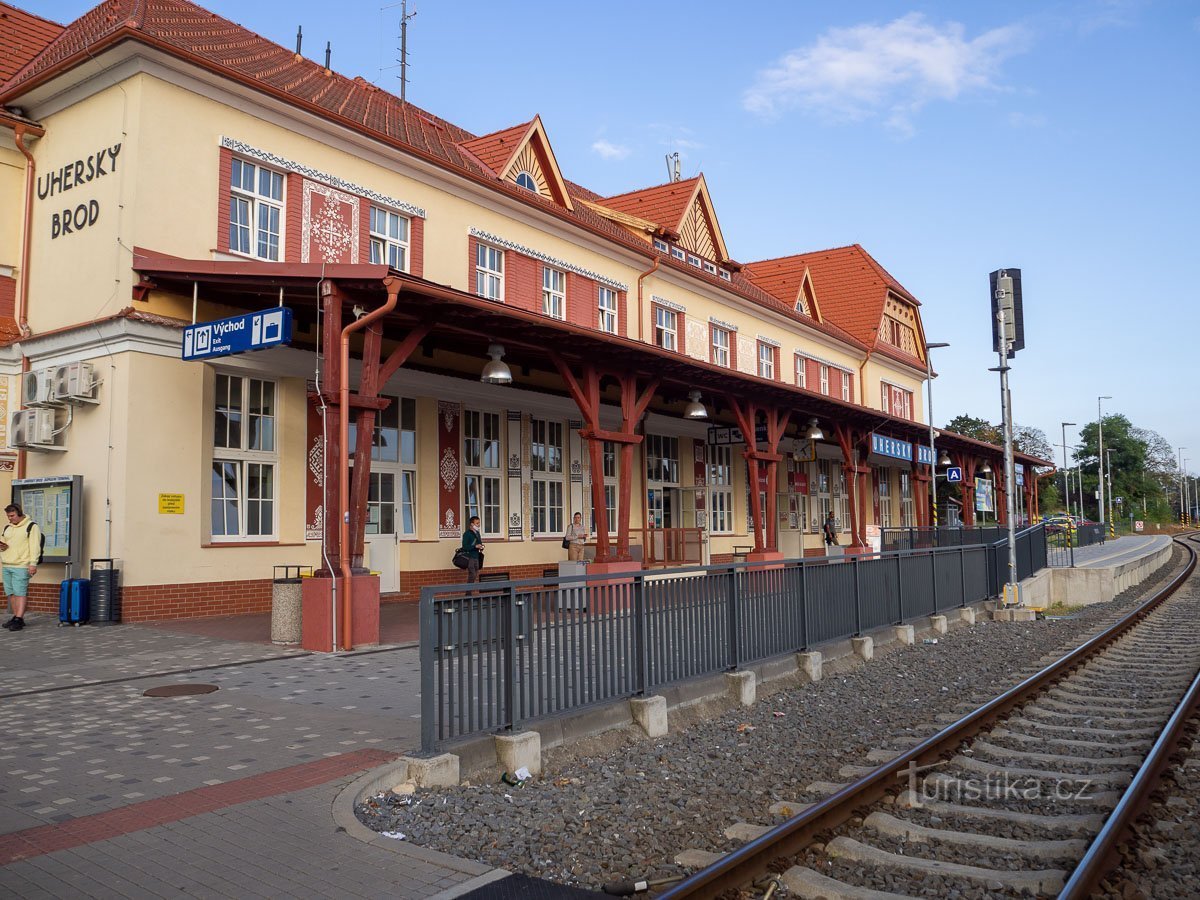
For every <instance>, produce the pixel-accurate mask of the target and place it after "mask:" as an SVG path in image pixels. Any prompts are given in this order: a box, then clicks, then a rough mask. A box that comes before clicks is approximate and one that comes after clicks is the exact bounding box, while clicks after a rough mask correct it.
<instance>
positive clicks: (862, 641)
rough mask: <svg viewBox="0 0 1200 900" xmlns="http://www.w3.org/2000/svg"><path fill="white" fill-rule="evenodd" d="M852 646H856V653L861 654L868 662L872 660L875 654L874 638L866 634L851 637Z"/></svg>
mask: <svg viewBox="0 0 1200 900" xmlns="http://www.w3.org/2000/svg"><path fill="white" fill-rule="evenodd" d="M850 646H851V647H853V648H854V652H855V654H857V655H858V656H861V657H862V658H863V660H865V661H866V662H870V661H871V659H872V658H873V657H874V656H875V639H874V638H871V637H865V636H864V637H856V638H850Z"/></svg>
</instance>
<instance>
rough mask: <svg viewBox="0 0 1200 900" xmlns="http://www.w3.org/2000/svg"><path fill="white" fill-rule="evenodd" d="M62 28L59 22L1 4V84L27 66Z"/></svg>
mask: <svg viewBox="0 0 1200 900" xmlns="http://www.w3.org/2000/svg"><path fill="white" fill-rule="evenodd" d="M62 30H63V26H61V25H59V24H58V23H57V22H51V21H50V20H49V19H43V18H42V17H41V16H35V15H34V14H33V13H29V12H26V11H25V10H23V9H17V8H16V7H15V6H10V5H9V4H7V3H0V84H3V83H4V82H6V81H8V79H10V78H12V77H13V75H15V74H16V73H17V72H18V71H19V70H20V69H22V68H23V67H25V66H26V65H28V64H29V62H30V60H32V59H33V58H34V57H35V56H37V55H38V54H39V53H41V52H42V51H43V50H44V49H46V45H47V44H49V43H50V42H51V41H52V40H54V39H55V38H56V37H58V35H59V33H60V32H61V31H62Z"/></svg>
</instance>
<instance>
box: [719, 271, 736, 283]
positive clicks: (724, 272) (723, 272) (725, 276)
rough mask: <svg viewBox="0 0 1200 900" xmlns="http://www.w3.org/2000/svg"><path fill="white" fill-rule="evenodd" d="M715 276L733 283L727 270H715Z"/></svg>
mask: <svg viewBox="0 0 1200 900" xmlns="http://www.w3.org/2000/svg"><path fill="white" fill-rule="evenodd" d="M717 274H718V275H720V276H721V277H722V278H723V279H725V280H726V281H733V276H732V275H730V274H729V270H728V269H717Z"/></svg>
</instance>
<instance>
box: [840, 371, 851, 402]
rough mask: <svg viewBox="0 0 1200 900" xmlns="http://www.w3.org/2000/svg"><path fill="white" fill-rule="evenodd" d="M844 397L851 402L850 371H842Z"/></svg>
mask: <svg viewBox="0 0 1200 900" xmlns="http://www.w3.org/2000/svg"><path fill="white" fill-rule="evenodd" d="M842 399H843V400H845V401H846V402H847V403H849V402H850V373H849V372H842Z"/></svg>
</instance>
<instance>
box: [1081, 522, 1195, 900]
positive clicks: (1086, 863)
mask: <svg viewBox="0 0 1200 900" xmlns="http://www.w3.org/2000/svg"><path fill="white" fill-rule="evenodd" d="M1188 539H1189V540H1191V541H1192V542H1195V540H1196V538H1195V537H1194V536H1192V535H1189V536H1188ZM1185 546H1186V545H1185ZM1187 549H1189V550H1191V548H1190V547H1189V548H1187ZM1191 552H1192V562H1193V564H1194V563H1195V560H1196V551H1194V550H1192V551H1191ZM1197 707H1200V671H1198V672H1197V673H1196V677H1195V678H1193V679H1192V684H1191V686H1190V687H1189V688H1188V691H1187V693H1186V694H1184V696H1183V699H1182V700H1181V701H1180V703H1179V705H1178V706H1177V707H1175V712H1174V713H1173V714H1172V716H1171V718H1170V719H1169V720H1168V721H1167V724H1166V726H1165V727H1164V728H1163V730H1162V733H1161V734H1160V735H1159V736H1158V740H1156V741H1155V742H1154V746H1153V747H1151V748H1150V752H1149V753H1148V754H1147V755H1146V761H1145V762H1144V763H1142V765H1141V768H1139V769H1138V771H1137V774H1136V775H1134V776H1133V780H1132V781H1131V782H1130V783H1129V787H1128V788H1127V789H1126V791H1125V793H1124V794H1122V795H1121V799H1120V801H1119V802H1118V803H1117V805H1116V807H1115V808H1114V809H1113V811H1112V813H1111V814H1110V815H1109V817H1108V819H1107V820H1105V822H1104V826H1103V827H1102V828H1101V829H1100V831H1099V833H1098V834H1097V835H1096V837H1095V838H1094V839H1093V840H1092V843H1091V844H1090V845H1089V846H1088V849H1087V852H1086V853H1085V854H1084V856H1083V859H1082V860H1080V861H1079V865H1078V866H1076V867H1075V871H1074V872H1072V873H1071V877H1070V879H1069V880H1068V881H1067V883H1066V884H1065V885H1063V889H1062V891H1061V892H1060V893H1059V895H1058V897H1059V900H1081V898H1084V897H1090V896H1091V895H1092V892H1093V891H1094V890H1095V889H1096V888H1097V887H1098V886H1099V884H1100V882H1101V880H1102V879H1103V878H1104V877H1105V876H1106V875H1108V874H1109V873H1110V872H1111V871H1112V870H1113V869H1115V868H1116V867H1117V866H1118V865H1119V864H1120V862H1121V855H1120V848H1121V844H1122V842H1123V841H1124V840H1125V838H1126V836H1127V835H1128V833H1129V829H1130V827H1131V826H1132V825H1133V823H1134V821H1135V820H1136V819H1137V817H1138V816H1139V815H1141V814H1142V813H1143V812H1144V811H1145V810H1146V809H1147V807H1149V805H1150V795H1151V793H1152V792H1153V791H1154V789H1155V788H1156V787H1157V786H1158V783H1159V781H1160V780H1161V778H1162V775H1163V773H1164V772H1165V771H1166V770H1167V768H1168V766H1170V764H1171V756H1172V755H1173V754H1174V753H1175V751H1176V750H1177V749H1178V748H1179V745H1180V744H1181V743H1182V741H1183V732H1184V727H1185V726H1186V725H1187V723H1188V721H1189V720H1190V719H1191V718H1192V716H1193V715H1194V714H1195V712H1196V709H1197Z"/></svg>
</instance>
